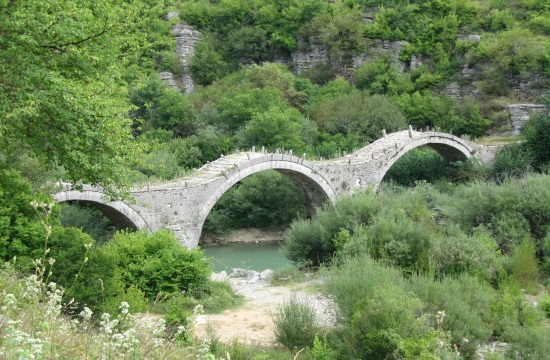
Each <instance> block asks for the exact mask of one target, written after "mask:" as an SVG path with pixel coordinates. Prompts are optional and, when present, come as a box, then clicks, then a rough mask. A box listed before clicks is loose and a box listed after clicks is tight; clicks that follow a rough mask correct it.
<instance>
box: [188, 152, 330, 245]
mask: <svg viewBox="0 0 550 360" xmlns="http://www.w3.org/2000/svg"><path fill="white" fill-rule="evenodd" d="M286 157H287V156H285V160H272V159H271V158H270V157H269V156H264V157H262V158H256V159H254V161H253V162H252V161H251V162H249V163H245V164H242V165H240V169H241V170H240V171H238V172H236V173H234V174H232V175H231V176H230V177H229V178H228V179H227V180H226V181H225V182H224V183H223V184H222V186H220V187H219V188H218V189H216V191H215V192H214V193H213V194H212V195H211V196H210V197H209V199H208V200H207V201H206V203H205V204H204V205H203V206H202V209H201V212H200V215H199V219H198V225H199V227H200V230H201V232H202V227H203V225H204V221H205V220H206V217H207V216H208V214H209V213H210V211H211V210H212V208H213V207H214V205H215V204H216V202H217V201H218V200H219V199H220V198H221V197H222V195H223V194H224V193H225V192H226V191H227V190H229V188H231V187H232V186H233V185H235V184H236V183H238V182H239V181H241V180H243V179H244V178H246V177H248V176H250V175H252V174H255V173H257V172H260V171H264V170H270V169H272V170H276V171H278V172H280V173H281V174H283V175H285V176H287V177H288V178H289V179H290V180H291V181H292V182H294V183H295V184H296V185H297V186H298V187H299V188H300V189H302V191H303V192H304V195H305V199H306V203H307V206H308V209H309V210H310V211H311V212H313V211H314V209H315V208H316V207H319V206H321V205H323V204H324V203H325V202H326V201H327V200H330V202H331V203H334V202H335V200H336V192H335V191H334V189H332V187H331V185H330V183H329V182H328V181H327V180H326V179H325V178H324V177H323V176H321V175H320V174H319V173H318V172H316V171H315V170H314V169H313V166H312V164H311V163H309V162H307V161H305V160H302V159H299V158H297V157H294V156H289V157H288V159H286ZM199 235H200V233H199ZM199 237H200V236H199ZM198 241H199V239H198V238H197V239H194V244H192V247H195V246H197V245H198Z"/></svg>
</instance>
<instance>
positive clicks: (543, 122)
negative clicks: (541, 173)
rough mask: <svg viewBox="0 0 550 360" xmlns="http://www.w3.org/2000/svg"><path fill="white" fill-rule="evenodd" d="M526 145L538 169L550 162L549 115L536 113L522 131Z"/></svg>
mask: <svg viewBox="0 0 550 360" xmlns="http://www.w3.org/2000/svg"><path fill="white" fill-rule="evenodd" d="M524 135H525V139H526V140H527V142H526V146H527V147H528V148H529V150H530V152H531V154H532V156H533V159H534V164H535V166H536V167H537V168H538V169H541V168H543V167H544V166H545V165H548V164H550V115H538V116H535V117H534V120H533V122H532V124H531V126H529V127H528V128H527V129H525V131H524Z"/></svg>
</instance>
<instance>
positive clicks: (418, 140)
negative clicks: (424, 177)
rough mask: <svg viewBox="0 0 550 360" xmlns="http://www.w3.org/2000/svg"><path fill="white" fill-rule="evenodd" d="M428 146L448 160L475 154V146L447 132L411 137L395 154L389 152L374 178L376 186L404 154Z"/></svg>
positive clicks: (451, 160)
mask: <svg viewBox="0 0 550 360" xmlns="http://www.w3.org/2000/svg"><path fill="white" fill-rule="evenodd" d="M421 146H428V147H430V148H432V149H434V150H435V151H437V152H438V153H439V154H440V155H441V156H442V157H443V158H444V159H445V160H446V161H447V162H454V161H464V160H467V159H469V158H471V157H473V156H474V153H475V150H476V149H475V148H474V147H473V146H472V144H471V143H467V142H465V141H463V140H462V139H460V138H459V137H456V136H454V135H451V134H446V133H426V134H424V135H422V136H419V137H414V138H411V139H410V140H408V141H406V142H404V143H402V144H401V146H399V147H398V148H397V150H396V151H395V152H394V153H393V154H391V155H390V154H388V158H387V161H386V162H385V163H384V164H383V166H382V167H381V168H380V169H379V171H378V172H377V174H376V176H375V179H374V182H373V184H374V188H375V189H377V188H378V186H379V185H380V183H381V182H382V180H383V179H384V176H385V175H386V173H387V172H388V170H389V169H390V168H391V167H392V166H393V164H394V163H395V162H396V161H397V160H399V159H400V158H401V157H402V156H403V155H405V154H406V153H408V152H409V151H411V150H412V149H414V148H417V147H421Z"/></svg>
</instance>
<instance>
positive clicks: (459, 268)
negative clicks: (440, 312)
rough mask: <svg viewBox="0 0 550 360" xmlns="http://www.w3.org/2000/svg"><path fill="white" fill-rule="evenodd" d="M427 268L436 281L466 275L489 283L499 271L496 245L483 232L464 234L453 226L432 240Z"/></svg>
mask: <svg viewBox="0 0 550 360" xmlns="http://www.w3.org/2000/svg"><path fill="white" fill-rule="evenodd" d="M430 265H431V268H432V269H433V270H434V271H435V273H436V275H437V277H438V278H444V277H445V276H458V275H461V274H469V275H472V276H476V277H478V278H479V279H480V280H487V281H492V280H495V279H496V277H497V275H498V274H499V273H500V272H502V271H503V265H504V264H503V257H502V255H501V254H500V251H499V249H498V244H497V243H496V242H495V241H494V240H493V239H492V238H491V237H490V236H489V234H488V233H487V232H486V231H484V230H483V229H479V230H478V231H476V232H475V233H473V234H472V235H466V234H465V233H463V232H462V231H460V230H459V229H458V228H457V227H450V228H448V229H447V231H446V233H445V236H443V237H441V238H436V239H434V241H433V245H432V249H431V254H430Z"/></svg>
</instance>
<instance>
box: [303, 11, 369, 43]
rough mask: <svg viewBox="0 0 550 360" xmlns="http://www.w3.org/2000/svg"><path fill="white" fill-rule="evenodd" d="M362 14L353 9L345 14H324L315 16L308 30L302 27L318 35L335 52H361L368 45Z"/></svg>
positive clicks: (310, 33) (311, 33) (313, 34)
mask: <svg viewBox="0 0 550 360" xmlns="http://www.w3.org/2000/svg"><path fill="white" fill-rule="evenodd" d="M361 15H362V14H361V13H359V12H352V11H350V12H348V13H343V14H338V13H337V14H330V15H329V14H322V15H319V16H317V17H315V18H313V19H312V21H311V23H310V24H308V28H307V30H306V29H304V28H302V31H303V32H307V33H308V35H310V36H315V37H317V38H318V39H319V41H320V42H321V43H322V44H324V45H327V46H328V47H329V48H330V49H331V50H332V51H333V52H335V53H336V52H338V51H342V50H348V51H349V50H351V51H354V52H359V51H362V50H364V49H365V47H366V42H365V38H364V37H363V27H364V23H363V21H362V19H361Z"/></svg>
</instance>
